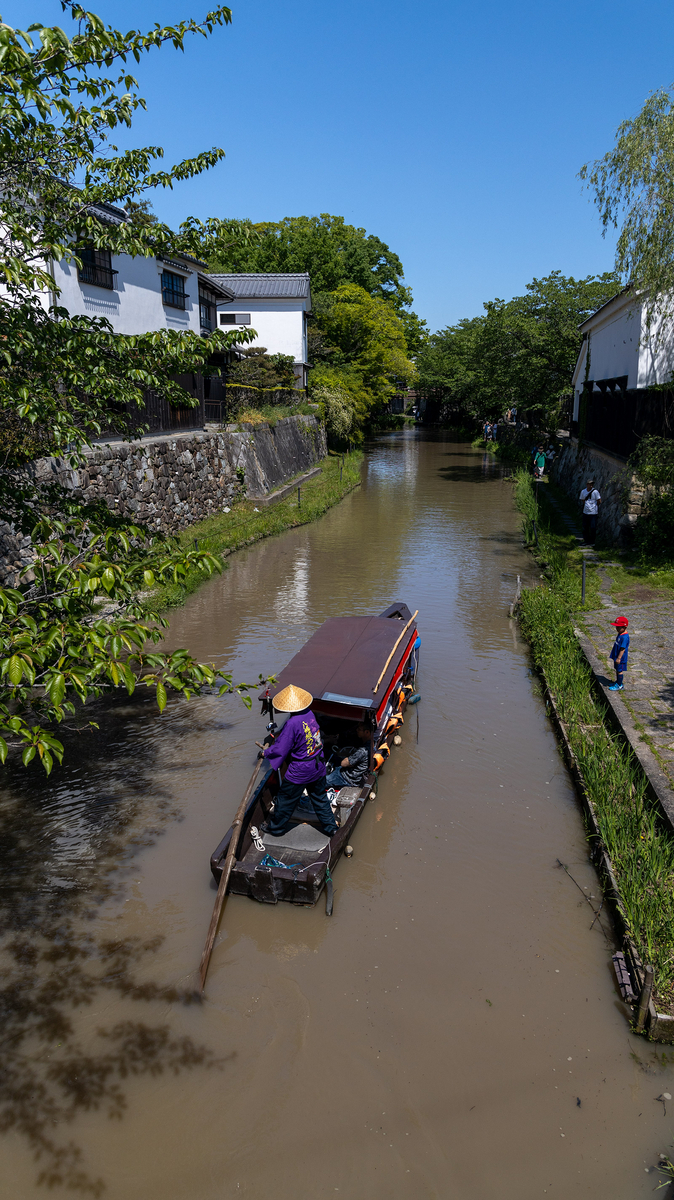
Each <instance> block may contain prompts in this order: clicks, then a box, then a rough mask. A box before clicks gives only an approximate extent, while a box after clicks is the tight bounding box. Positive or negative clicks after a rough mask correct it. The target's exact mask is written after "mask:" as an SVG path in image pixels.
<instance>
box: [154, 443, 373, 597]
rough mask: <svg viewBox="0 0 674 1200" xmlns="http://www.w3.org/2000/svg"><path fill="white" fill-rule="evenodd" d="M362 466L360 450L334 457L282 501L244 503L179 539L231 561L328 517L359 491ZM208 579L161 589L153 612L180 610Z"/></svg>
mask: <svg viewBox="0 0 674 1200" xmlns="http://www.w3.org/2000/svg"><path fill="white" fill-rule="evenodd" d="M362 464H363V454H362V452H361V451H359V450H352V451H351V452H350V453H349V454H344V455H338V454H332V453H330V454H329V455H328V456H327V458H324V459H323V460H322V462H321V466H320V468H319V470H318V471H312V472H311V473H309V474H308V475H307V474H303V475H300V476H297V477H296V478H295V480H293V481H290V482H289V483H288V484H286V485H285V486H284V487H283V488H281V489H279V491H280V495H279V496H278V498H277V499H274V493H270V494H269V495H267V496H262V497H252V498H244V499H240V500H238V501H237V502H235V503H233V504H232V505H231V507H230V506H228V507H227V508H226V509H225V511H223V512H220V513H217V514H215V515H214V516H212V517H208V518H207V519H206V520H204V521H198V522H196V523H195V524H194V525H191V526H190V527H189V529H186V530H183V531H182V532H181V533H180V534H179V535H178V537H179V541H180V542H181V543H182V544H183V545H184V546H186V547H187V546H189V545H190V544H191V543H192V542H193V541H194V540H196V541H197V543H198V545H199V548H200V549H201V550H209V551H210V552H211V554H213V555H215V556H216V558H220V559H227V558H229V556H230V555H231V554H233V553H234V552H235V551H236V550H242V549H244V548H245V547H247V546H252V545H253V544H254V543H255V542H259V541H261V540H262V539H263V538H268V537H274V536H275V535H277V534H280V533H283V532H284V531H285V530H287V529H295V528H297V527H298V526H300V525H307V524H309V523H310V522H311V521H315V520H317V518H318V517H321V516H323V514H324V513H325V512H327V511H328V509H329V508H332V507H333V505H335V504H338V503H339V502H340V500H342V499H343V498H344V497H345V496H347V495H348V494H349V492H352V491H353V489H354V488H356V487H358V486H359V484H360V480H361V468H362ZM270 501H271V503H270ZM207 579H208V576H206V575H204V573H203V571H199V570H196V569H195V570H193V571H190V572H188V573H187V574H186V575H184V576H182V577H181V579H180V580H178V581H176V582H175V583H171V584H167V585H165V586H164V587H162V588H159V589H157V591H156V592H154V593H153V595H152V607H153V608H154V609H157V608H159V609H165V608H175V607H176V606H178V605H180V604H182V603H184V601H185V600H186V598H187V597H188V596H189V595H191V594H192V592H195V591H196V590H197V588H200V587H201V586H202V584H204V583H205V582H206V581H207Z"/></svg>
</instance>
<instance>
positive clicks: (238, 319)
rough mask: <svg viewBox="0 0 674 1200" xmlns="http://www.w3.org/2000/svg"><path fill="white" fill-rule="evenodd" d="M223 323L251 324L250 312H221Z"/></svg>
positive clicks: (221, 321) (221, 322)
mask: <svg viewBox="0 0 674 1200" xmlns="http://www.w3.org/2000/svg"><path fill="white" fill-rule="evenodd" d="M220 324H221V325H250V313H220Z"/></svg>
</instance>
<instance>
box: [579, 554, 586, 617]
mask: <svg viewBox="0 0 674 1200" xmlns="http://www.w3.org/2000/svg"><path fill="white" fill-rule="evenodd" d="M580 602H581V604H582V606H583V608H585V559H584V558H583V578H582V582H581V585H580Z"/></svg>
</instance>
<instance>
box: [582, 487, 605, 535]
mask: <svg viewBox="0 0 674 1200" xmlns="http://www.w3.org/2000/svg"><path fill="white" fill-rule="evenodd" d="M580 502H581V504H582V505H583V541H584V542H587V544H588V546H594V542H595V538H596V536H597V516H598V514H599V505H600V504H601V496H600V495H599V492H598V491H597V489H596V487H595V486H594V479H588V481H587V487H584V488H583V490H582V492H581V493H580Z"/></svg>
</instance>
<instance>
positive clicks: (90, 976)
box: [0, 701, 224, 1196]
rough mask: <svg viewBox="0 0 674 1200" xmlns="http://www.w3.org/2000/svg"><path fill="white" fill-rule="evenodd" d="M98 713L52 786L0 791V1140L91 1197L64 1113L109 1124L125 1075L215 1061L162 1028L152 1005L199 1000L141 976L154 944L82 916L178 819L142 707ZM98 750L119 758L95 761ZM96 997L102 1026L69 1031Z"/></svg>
mask: <svg viewBox="0 0 674 1200" xmlns="http://www.w3.org/2000/svg"><path fill="white" fill-rule="evenodd" d="M99 708H100V711H99V712H98V713H97V714H96V715H97V717H98V720H99V722H100V726H101V729H100V735H96V736H89V737H88V736H86V735H85V736H83V737H80V738H78V739H77V741H76V744H74V739H73V737H72V736H71V737H70V738H68V735H67V734H66V736H65V738H64V740H65V741H66V763H67V764H70V765H69V766H68V765H67V766H66V768H65V770H64V771H63V773H62V774H61V777H60V778H59V780H58V782H57V783H56V784H55V785H54V783H52V782H50V781H48V780H46V779H44V777H42V776H40V775H39V774H38V772H37V771H30V772H21V771H18V770H16V771H12V772H10V773H9V776H8V777H4V779H3V783H4V786H3V789H2V791H1V792H0V862H1V863H2V887H1V888H0V939H1V957H0V1015H1V1021H2V1034H1V1036H0V1048H1V1052H2V1063H3V1070H2V1074H1V1075H0V1131H2V1132H4V1133H7V1132H10V1131H11V1132H13V1133H14V1134H19V1135H21V1136H23V1137H24V1138H25V1139H26V1140H27V1142H28V1144H29V1145H30V1148H31V1151H32V1154H33V1156H34V1158H35V1160H36V1161H37V1163H38V1183H42V1184H46V1185H49V1186H50V1187H52V1186H55V1185H62V1186H65V1187H66V1188H68V1189H71V1190H75V1191H79V1192H82V1193H86V1194H90V1195H93V1196H98V1195H100V1194H101V1192H102V1191H103V1188H104V1182H103V1180H102V1179H101V1178H100V1177H97V1176H96V1175H95V1174H92V1173H90V1170H89V1165H88V1164H87V1163H86V1161H85V1156H84V1155H83V1152H82V1149H81V1147H80V1146H79V1145H78V1143H77V1141H76V1140H75V1139H74V1138H73V1137H72V1136H71V1135H70V1133H69V1131H68V1127H69V1126H71V1125H72V1124H73V1122H74V1121H75V1120H76V1118H77V1117H78V1116H80V1115H82V1114H84V1113H85V1112H102V1113H104V1114H106V1115H107V1116H108V1117H113V1118H121V1117H122V1116H123V1115H124V1112H125V1110H126V1099H125V1091H124V1081H125V1080H127V1079H128V1078H130V1077H132V1076H142V1075H148V1076H158V1075H162V1074H164V1073H166V1072H172V1073H174V1074H175V1073H177V1072H181V1071H184V1070H187V1069H190V1068H194V1067H197V1066H199V1067H202V1068H213V1067H218V1068H222V1067H223V1066H224V1060H223V1059H222V1058H216V1056H215V1055H214V1054H213V1053H212V1052H211V1051H210V1050H208V1049H207V1048H206V1047H205V1046H203V1045H200V1044H198V1043H196V1042H195V1041H193V1040H192V1038H191V1037H189V1036H184V1035H180V1034H176V1032H175V1031H174V1030H172V1028H171V1026H170V1024H169V1023H168V1022H167V1021H166V1005H191V1004H194V1003H195V1001H198V999H199V997H198V996H197V995H196V993H195V992H194V989H193V988H190V987H188V988H179V987H176V986H173V985H163V984H159V983H156V982H155V981H153V979H152V962H153V959H154V958H155V956H156V955H157V952H158V950H159V949H160V946H161V943H162V938H161V937H157V936H154V937H150V938H142V937H124V936H122V937H120V938H110V937H109V936H106V931H105V927H101V925H100V924H99V922H98V920H97V919H96V918H97V917H98V916H99V915H100V912H101V908H102V906H103V905H105V904H106V903H107V904H110V903H113V904H119V902H120V901H121V900H122V899H123V898H124V892H125V878H124V872H122V871H120V864H124V865H125V866H126V868H127V873H128V870H129V869H130V867H131V865H132V858H133V854H134V851H135V850H137V849H139V848H141V847H144V848H146V847H148V846H150V845H151V844H152V843H153V842H154V841H155V840H156V838H157V837H158V836H159V834H160V833H161V832H162V830H163V828H164V827H165V825H166V824H167V822H169V821H172V820H175V819H176V818H177V817H178V816H179V812H178V811H177V810H176V808H175V805H174V804H173V802H172V800H171V798H170V795H169V793H168V792H167V791H165V790H164V789H162V788H161V786H159V785H158V781H157V779H156V778H155V768H156V762H157V754H158V751H159V744H160V742H161V734H159V738H158V741H155V740H154V739H150V738H148V737H147V732H146V728H147V724H148V722H149V723H150V724H151V725H152V726H153V733H154V734H155V738H156V736H157V733H158V732H159V731H158V730H157V728H156V726H157V723H156V721H155V720H154V714H152V715H150V709H149V706H148V704H147V703H144V702H143V701H139V702H137V703H135V704H133V703H129V701H126V702H124V703H120V704H119V705H115V704H114V703H113V704H112V705H109V706H108V707H107V708H105V709H104V708H103V707H102V706H99ZM68 743H69V744H68ZM110 744H117V745H118V746H123V747H124V752H123V753H122V754H118V755H116V756H115V755H113V756H112V757H109V758H108V760H107V762H106V761H105V747H106V746H108V745H110ZM141 744H142V753H139V752H138V751H139V749H140V745H141ZM103 764H104V765H103ZM106 996H108V997H109V998H110V999H113V998H114V1005H113V1012H114V1014H115V1016H114V1018H113V1020H112V1022H111V1023H109V1024H107V1025H100V1026H97V1028H96V1029H95V1030H94V1031H90V1032H89V1034H88V1035H86V1036H85V1035H83V1031H82V1030H81V1028H79V1024H80V1022H79V1015H80V1014H81V1013H82V1010H84V1009H86V1008H95V1009H97V1010H100V1011H101V1012H102V1011H104V1010H105V1009H107V1008H109V1007H110V1001H109V1000H108V1001H106V1000H105V997H106ZM139 1005H140V1011H139V1009H138V1006H139Z"/></svg>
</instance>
